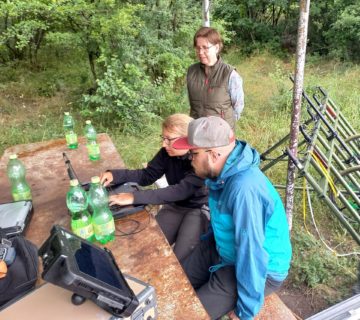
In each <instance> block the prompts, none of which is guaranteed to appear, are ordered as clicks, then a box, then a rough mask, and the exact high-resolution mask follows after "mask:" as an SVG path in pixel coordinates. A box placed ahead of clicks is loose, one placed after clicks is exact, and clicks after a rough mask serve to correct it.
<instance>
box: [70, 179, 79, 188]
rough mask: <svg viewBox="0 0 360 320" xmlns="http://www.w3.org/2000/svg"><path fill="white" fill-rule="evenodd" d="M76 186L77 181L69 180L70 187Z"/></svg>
mask: <svg viewBox="0 0 360 320" xmlns="http://www.w3.org/2000/svg"><path fill="white" fill-rule="evenodd" d="M78 185H79V181H78V179H72V180H70V186H72V187H76V186H78Z"/></svg>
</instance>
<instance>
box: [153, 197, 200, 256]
mask: <svg viewBox="0 0 360 320" xmlns="http://www.w3.org/2000/svg"><path fill="white" fill-rule="evenodd" d="M156 221H157V222H158V224H159V226H160V228H161V230H162V231H163V233H164V235H165V237H166V239H167V241H168V242H169V243H170V245H172V244H174V243H175V245H174V253H175V255H176V257H177V258H178V260H179V261H181V260H183V259H184V258H185V257H187V256H188V255H189V253H190V252H191V251H192V250H193V249H194V248H195V247H196V246H197V245H198V244H199V243H200V236H201V234H203V233H204V231H205V217H204V215H203V214H202V213H201V210H200V209H192V208H185V207H180V206H177V205H175V204H171V205H170V204H166V205H163V207H162V208H161V209H160V211H159V212H158V214H157V215H156Z"/></svg>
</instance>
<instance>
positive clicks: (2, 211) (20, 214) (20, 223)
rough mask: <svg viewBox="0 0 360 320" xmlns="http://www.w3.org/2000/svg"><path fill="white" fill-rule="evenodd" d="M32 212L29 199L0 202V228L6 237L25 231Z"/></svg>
mask: <svg viewBox="0 0 360 320" xmlns="http://www.w3.org/2000/svg"><path fill="white" fill-rule="evenodd" d="M32 214H33V205H32V201H30V200H22V201H14V202H8V203H0V230H1V233H3V234H5V235H6V237H13V236H17V235H20V234H23V233H24V232H25V229H26V227H27V226H28V224H29V222H30V219H31V217H32Z"/></svg>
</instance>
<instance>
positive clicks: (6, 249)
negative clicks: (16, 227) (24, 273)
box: [0, 239, 16, 266]
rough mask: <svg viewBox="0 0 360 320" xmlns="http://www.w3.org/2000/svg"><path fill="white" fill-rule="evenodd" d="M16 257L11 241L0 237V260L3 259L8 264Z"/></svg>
mask: <svg viewBox="0 0 360 320" xmlns="http://www.w3.org/2000/svg"><path fill="white" fill-rule="evenodd" d="M15 258H16V250H15V248H14V247H12V243H11V241H9V240H7V239H1V243H0V260H4V261H5V263H6V265H7V266H10V265H11V264H12V263H13V262H14V260H15Z"/></svg>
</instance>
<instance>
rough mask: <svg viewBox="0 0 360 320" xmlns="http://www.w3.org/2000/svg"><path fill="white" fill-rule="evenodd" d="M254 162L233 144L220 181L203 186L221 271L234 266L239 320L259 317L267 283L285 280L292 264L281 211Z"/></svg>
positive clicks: (250, 152) (254, 156)
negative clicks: (267, 280)
mask: <svg viewBox="0 0 360 320" xmlns="http://www.w3.org/2000/svg"><path fill="white" fill-rule="evenodd" d="M259 162H260V161H259V154H258V153H257V151H256V150H255V149H252V148H251V147H250V146H249V145H248V144H247V143H245V142H242V141H236V146H235V148H234V150H233V151H232V152H231V154H230V155H229V157H228V159H227V161H226V163H225V165H224V168H223V169H222V171H221V173H220V175H219V176H218V177H217V178H216V179H207V180H206V184H207V186H208V187H209V206H210V212H211V226H212V229H213V231H214V237H215V241H216V247H217V251H218V253H219V255H220V257H221V260H222V264H223V265H235V270H236V271H235V272H236V279H237V291H238V300H237V304H236V308H235V312H236V314H237V315H238V316H239V317H240V319H241V320H246V319H253V317H254V316H255V315H256V314H257V313H258V312H259V310H260V308H261V306H262V304H263V302H264V289H265V281H266V278H267V277H270V278H271V279H274V280H276V281H282V280H284V279H285V278H286V276H287V274H288V270H289V267H290V260H291V243H290V237H289V227H288V223H287V220H286V215H285V210H284V206H283V204H282V201H281V198H280V196H279V194H278V192H277V191H276V190H275V188H274V186H273V185H272V183H271V182H270V181H269V179H268V178H267V177H266V176H265V175H264V174H263V173H262V172H261V170H260V169H259ZM215 269H216V268H215Z"/></svg>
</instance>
